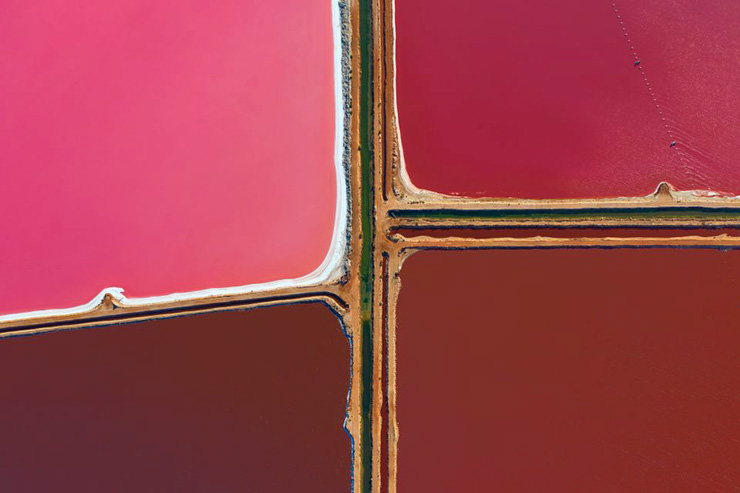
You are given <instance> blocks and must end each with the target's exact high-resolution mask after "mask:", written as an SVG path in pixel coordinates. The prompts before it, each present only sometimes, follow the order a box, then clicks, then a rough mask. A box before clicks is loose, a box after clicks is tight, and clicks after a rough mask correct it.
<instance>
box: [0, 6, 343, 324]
mask: <svg viewBox="0 0 740 493" xmlns="http://www.w3.org/2000/svg"><path fill="white" fill-rule="evenodd" d="M330 2H331V14H332V31H333V41H334V46H333V48H334V105H335V107H334V168H335V171H336V177H337V180H336V182H337V209H336V213H335V219H334V231H333V234H332V240H331V246H330V247H329V251H328V252H327V255H326V257H325V258H324V261H323V262H322V263H321V265H319V267H318V268H317V269H316V270H314V271H313V272H312V273H310V274H308V275H306V276H303V277H299V278H297V279H282V280H279V281H270V282H266V283H259V284H248V285H245V286H236V287H230V288H209V289H202V290H199V291H189V292H186V293H172V294H167V295H162V296H149V297H144V298H127V297H126V295H124V294H123V291H124V290H123V288H117V287H109V288H105V289H104V290H102V291H101V292H100V293H99V294H98V295H97V296H96V297H95V298H93V299H92V300H90V301H89V302H88V303H85V304H84V305H78V306H75V307H72V308H60V309H56V308H55V309H47V310H37V311H31V312H22V313H13V314H9V315H0V323H2V322H14V321H29V322H31V321H33V320H34V319H38V318H47V317H54V316H60V315H82V314H85V313H89V312H91V311H92V310H94V309H95V308H96V307H98V306H100V305H101V304H102V302H103V299H104V298H105V296H106V295H110V296H112V297H113V298H114V299H115V300H116V302H117V304H119V305H120V306H121V307H151V306H155V305H158V304H164V303H171V302H178V301H192V300H203V301H206V300H207V299H208V298H212V297H217V296H229V295H240V294H250V293H259V292H262V291H270V290H276V289H284V288H295V287H308V286H313V285H319V284H323V283H326V282H329V281H334V280H336V279H339V278H340V277H341V276H342V271H343V259H344V257H345V252H346V248H347V221H348V217H347V210H348V200H347V186H348V184H347V174H346V172H345V167H344V149H345V144H346V143H345V142H344V135H345V133H344V126H345V114H344V93H343V89H342V85H343V71H342V19H341V15H340V13H339V0H330Z"/></svg>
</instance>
